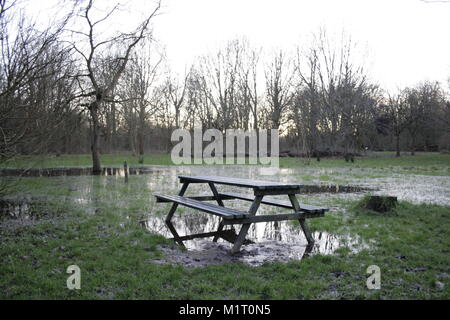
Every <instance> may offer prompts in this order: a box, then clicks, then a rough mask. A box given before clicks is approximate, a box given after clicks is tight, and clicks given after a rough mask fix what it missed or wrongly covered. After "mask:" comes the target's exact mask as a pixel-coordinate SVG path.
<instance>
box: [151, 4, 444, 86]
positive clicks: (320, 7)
mask: <svg viewBox="0 0 450 320" xmlns="http://www.w3.org/2000/svg"><path fill="white" fill-rule="evenodd" d="M163 5H164V9H163V14H162V15H161V16H159V17H158V21H156V23H155V32H156V34H157V35H158V38H160V39H161V42H162V43H163V44H165V46H166V49H167V55H168V57H169V59H170V61H171V64H172V65H173V67H174V68H175V69H176V70H179V72H183V70H184V65H186V64H187V65H189V64H190V63H191V62H192V60H193V58H194V57H195V56H198V55H202V54H206V53H208V52H211V51H212V52H213V51H214V50H215V49H217V48H218V47H220V46H223V45H224V44H225V43H226V42H227V41H228V40H231V39H233V38H235V37H242V36H245V37H246V38H247V39H248V40H249V41H250V42H251V43H252V44H253V45H254V46H262V47H264V48H265V49H267V50H272V49H274V48H275V49H276V48H279V47H281V48H283V49H287V50H289V49H291V50H294V49H295V47H296V46H297V44H299V43H300V44H301V42H302V39H303V40H304V41H306V39H307V38H308V36H309V35H310V34H311V33H312V32H314V31H317V30H318V29H319V27H325V28H326V29H327V30H328V31H331V32H337V33H338V34H339V33H340V32H341V31H342V30H345V32H346V33H347V34H349V35H350V36H351V37H352V39H353V40H354V41H357V42H358V44H359V45H361V47H364V48H366V47H367V49H368V50H367V51H368V53H369V54H368V57H367V61H366V63H367V64H368V67H369V69H370V74H371V76H372V78H373V79H375V80H376V81H377V82H378V83H380V85H381V86H382V87H384V88H387V89H389V90H395V89H396V88H397V87H402V86H411V85H414V84H415V83H417V82H419V81H422V80H438V81H441V82H443V84H446V80H447V79H448V77H450V2H434V3H427V2H424V1H420V0H166V1H163Z"/></svg>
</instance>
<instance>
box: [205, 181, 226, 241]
mask: <svg viewBox="0 0 450 320" xmlns="http://www.w3.org/2000/svg"><path fill="white" fill-rule="evenodd" d="M208 185H209V188H210V189H211V191H212V193H213V195H214V198H215V199H216V201H217V204H218V205H219V206H221V207H225V205H224V204H223V201H222V198H221V197H220V194H219V192H218V191H217V188H216V186H215V185H214V183H212V182H208ZM224 226H225V225H224V223H223V219H220V223H219V227H218V228H217V235H216V236H214V239H213V242H217V240H219V234H220V232H222V230H223V227H224Z"/></svg>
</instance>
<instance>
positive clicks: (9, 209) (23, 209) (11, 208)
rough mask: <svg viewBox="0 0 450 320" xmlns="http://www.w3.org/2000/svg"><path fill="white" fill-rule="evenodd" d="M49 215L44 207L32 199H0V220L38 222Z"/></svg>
mask: <svg viewBox="0 0 450 320" xmlns="http://www.w3.org/2000/svg"><path fill="white" fill-rule="evenodd" d="M48 214H49V212H48V210H46V209H45V205H44V204H43V203H42V202H41V201H38V200H36V199H32V198H25V199H22V198H17V199H14V198H13V199H0V220H3V219H8V218H9V219H22V220H38V219H41V218H43V217H45V216H47V215H48Z"/></svg>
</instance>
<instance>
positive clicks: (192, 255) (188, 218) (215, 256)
mask: <svg viewBox="0 0 450 320" xmlns="http://www.w3.org/2000/svg"><path fill="white" fill-rule="evenodd" d="M219 221H220V219H219V218H218V217H215V216H211V215H208V214H202V213H198V214H197V213H193V214H180V215H175V216H174V218H173V219H172V223H173V225H174V226H175V229H176V230H177V231H178V233H179V234H180V236H182V235H187V234H195V233H202V232H211V231H215V230H217V227H218V224H219ZM143 224H144V226H145V227H146V228H147V229H148V230H149V231H152V232H155V233H158V234H160V235H163V236H164V237H167V238H171V237H173V236H172V234H171V233H170V232H169V231H168V228H167V227H166V225H165V223H164V219H163V217H154V216H152V217H150V218H149V219H147V220H145V221H144V222H143ZM239 228H240V226H236V229H231V230H234V231H236V232H239ZM228 229H229V230H230V228H228ZM313 236H314V239H315V240H316V242H315V243H314V245H313V246H312V247H310V246H308V243H307V241H306V238H305V236H304V235H303V232H302V231H301V228H300V227H296V226H294V225H293V223H292V222H290V221H282V222H278V221H274V222H266V223H255V224H252V225H251V227H250V230H249V232H248V234H247V239H248V240H250V241H251V242H253V243H250V244H247V245H244V246H242V247H241V252H239V253H238V254H236V255H231V254H230V253H229V251H230V249H231V246H232V244H231V243H229V242H226V241H225V240H223V239H219V240H218V242H217V243H214V242H212V238H206V239H195V240H189V241H184V242H183V243H184V244H185V246H186V248H187V251H183V250H181V249H179V248H177V247H168V246H161V247H160V249H161V250H162V251H163V252H164V258H162V259H160V260H152V261H153V262H156V263H161V264H182V265H184V266H188V267H202V266H208V265H217V264H223V263H231V262H243V263H245V264H248V265H250V266H260V265H262V264H263V263H267V262H276V261H280V262H289V261H295V260H296V261H298V260H301V259H303V258H305V257H308V256H311V255H314V254H324V255H329V254H333V253H334V252H335V251H336V249H338V248H341V247H344V246H345V247H347V248H349V249H350V251H351V252H352V253H357V252H359V251H361V250H362V249H367V248H369V246H368V245H367V244H365V243H363V242H362V241H361V240H360V239H359V237H357V236H354V237H353V236H350V235H346V236H337V235H333V234H329V233H327V232H314V233H313Z"/></svg>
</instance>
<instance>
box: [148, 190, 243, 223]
mask: <svg viewBox="0 0 450 320" xmlns="http://www.w3.org/2000/svg"><path fill="white" fill-rule="evenodd" d="M154 196H155V197H156V202H175V203H178V204H181V205H183V206H186V207H188V208H193V209H197V210H200V211H203V212H207V213H211V214H213V215H216V216H219V217H221V218H223V219H238V218H244V217H245V216H246V214H247V213H246V212H243V211H239V210H236V209H231V208H227V207H221V206H218V205H215V204H212V203H206V202H202V201H199V200H195V199H191V198H189V197H181V196H175V195H165V194H159V193H156V194H154Z"/></svg>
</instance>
